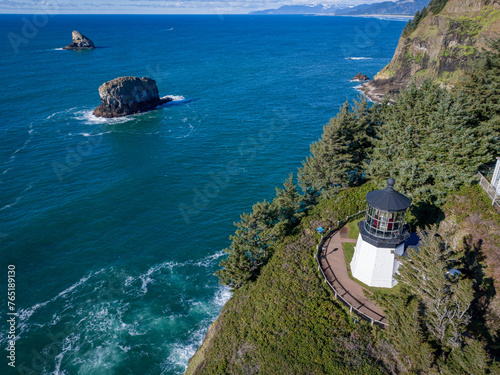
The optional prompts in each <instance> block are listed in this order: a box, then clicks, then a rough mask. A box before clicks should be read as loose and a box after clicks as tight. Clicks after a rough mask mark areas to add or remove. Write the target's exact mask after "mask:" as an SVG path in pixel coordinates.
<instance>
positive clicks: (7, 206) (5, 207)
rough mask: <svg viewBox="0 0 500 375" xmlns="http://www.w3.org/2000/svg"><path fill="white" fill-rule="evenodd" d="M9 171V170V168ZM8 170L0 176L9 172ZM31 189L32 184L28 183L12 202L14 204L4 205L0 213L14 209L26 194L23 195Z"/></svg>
mask: <svg viewBox="0 0 500 375" xmlns="http://www.w3.org/2000/svg"><path fill="white" fill-rule="evenodd" d="M9 169H10V168H9ZM9 169H8V170H6V171H4V172H3V173H2V174H5V173H7V172H8V171H9ZM32 188H33V182H30V183H29V184H28V185H27V186H26V188H24V190H23V191H21V195H19V196H18V197H16V199H15V200H14V202H12V203H9V204H6V205H5V206H3V207H1V208H0V211H3V210H6V209H8V208H12V207H14V206H15V205H16V204H18V203H19V202H20V201H21V199H23V198H24V197H25V196H26V194H25V193H27V192H28V191H30V190H31V189H32Z"/></svg>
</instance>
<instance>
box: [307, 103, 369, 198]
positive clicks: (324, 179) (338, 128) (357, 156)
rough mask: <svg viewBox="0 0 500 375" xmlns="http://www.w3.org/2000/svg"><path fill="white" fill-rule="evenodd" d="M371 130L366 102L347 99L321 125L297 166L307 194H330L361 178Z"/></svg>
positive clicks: (356, 182) (354, 183) (357, 182)
mask: <svg viewBox="0 0 500 375" xmlns="http://www.w3.org/2000/svg"><path fill="white" fill-rule="evenodd" d="M370 133H373V130H372V124H371V118H370V116H369V110H368V106H367V103H366V101H363V102H360V103H355V108H354V110H353V111H351V110H350V109H349V103H348V102H347V101H346V102H345V103H344V105H343V106H342V108H341V109H340V112H339V113H338V115H337V116H336V117H335V118H333V119H331V120H330V122H329V123H328V124H327V125H326V126H325V127H324V128H323V135H322V137H321V139H320V140H319V141H317V142H314V143H313V144H312V145H311V156H309V157H308V158H307V159H306V161H305V162H304V163H303V166H302V168H300V169H299V184H300V186H301V187H302V189H303V190H304V192H306V194H307V193H309V194H311V193H312V194H314V193H319V192H323V193H325V194H327V195H328V194H329V193H330V192H332V191H336V190H337V189H339V188H343V187H347V186H353V185H357V184H359V183H360V182H361V181H362V180H363V161H364V160H365V159H366V155H367V153H368V152H369V150H370V147H371V137H369V136H368V135H369V134H370Z"/></svg>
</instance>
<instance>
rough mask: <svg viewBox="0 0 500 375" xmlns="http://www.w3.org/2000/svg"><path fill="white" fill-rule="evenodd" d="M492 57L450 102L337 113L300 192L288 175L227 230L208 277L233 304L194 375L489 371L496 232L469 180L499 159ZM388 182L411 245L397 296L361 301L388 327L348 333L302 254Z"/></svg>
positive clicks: (411, 91) (496, 73)
mask: <svg viewBox="0 0 500 375" xmlns="http://www.w3.org/2000/svg"><path fill="white" fill-rule="evenodd" d="M431 4H432V3H431ZM436 6H437V5H436ZM434 9H437V8H434ZM492 49H493V52H488V53H485V54H484V55H483V56H482V58H481V59H480V60H479V61H478V64H477V66H476V67H475V69H474V70H473V71H472V72H470V74H469V75H468V77H467V78H466V79H464V80H463V81H462V82H461V83H460V85H458V86H457V87H456V88H455V89H453V90H451V91H446V90H444V89H442V88H440V87H439V86H438V85H436V84H433V83H431V82H425V83H424V84H423V85H422V86H421V87H416V86H410V87H409V88H408V89H407V90H406V91H405V92H403V93H402V94H401V95H400V96H399V97H398V98H397V99H396V101H395V103H393V104H390V105H389V104H387V103H383V104H380V105H373V106H372V107H369V106H368V105H367V103H366V102H361V103H355V105H354V106H353V107H349V105H348V104H347V103H346V104H344V106H343V107H342V108H341V109H340V112H339V114H338V115H337V117H335V118H334V119H332V120H331V121H330V123H329V124H328V125H326V126H325V127H324V133H323V136H322V138H321V139H320V140H319V141H318V142H316V143H314V144H313V145H312V146H311V156H310V157H309V158H307V160H306V161H305V162H304V165H303V166H302V168H301V169H300V170H299V175H298V181H299V184H300V186H301V187H302V194H300V193H299V191H298V189H297V188H296V186H295V184H294V182H293V176H290V177H289V178H288V179H287V181H286V182H285V185H284V187H283V189H277V192H276V197H275V198H274V199H273V200H272V201H271V202H270V203H269V202H267V201H263V202H259V203H257V204H256V205H254V207H253V210H252V212H251V213H245V214H243V215H242V216H241V221H240V222H239V223H236V224H235V225H236V232H235V235H233V236H231V246H230V247H229V248H228V249H226V251H227V252H228V257H227V259H226V260H224V261H222V263H221V265H222V266H223V269H221V270H220V271H218V273H217V274H218V275H219V277H220V280H221V282H222V283H224V284H226V285H228V286H230V287H231V288H232V289H233V293H234V294H233V297H232V298H231V299H230V300H229V301H228V303H227V304H226V306H225V307H224V309H223V311H222V313H221V316H220V317H219V319H218V320H217V322H216V323H215V324H214V326H213V327H212V328H211V330H213V332H214V333H213V336H212V337H211V338H210V339H207V342H206V343H205V344H204V347H203V351H204V353H205V354H204V358H203V359H200V358H197V359H196V363H193V365H192V366H195V367H196V368H194V369H191V370H190V371H192V373H196V374H223V373H230V374H257V373H259V374H304V373H307V374H346V373H349V374H382V373H383V374H390V373H392V374H394V373H410V374H466V373H467V374H469V373H470V374H489V373H496V372H497V371H499V368H498V366H497V363H496V362H495V360H494V359H495V357H496V356H498V354H499V350H500V337H499V336H500V335H499V333H500V303H499V300H500V297H497V296H496V290H495V283H499V282H500V254H498V248H497V247H498V243H500V237H499V236H500V234H499V233H500V220H499V219H498V214H497V213H496V212H494V211H492V208H491V207H489V206H488V202H487V200H486V199H485V198H484V194H482V191H481V190H480V189H479V188H478V187H477V185H476V183H477V180H476V177H475V174H476V172H477V171H478V170H484V169H487V168H488V167H489V166H490V165H491V162H493V161H494V160H495V157H496V156H499V155H500V41H497V42H494V43H493V44H492ZM389 176H391V177H394V178H395V179H396V183H397V185H396V188H397V189H398V190H399V191H401V192H404V193H405V194H407V195H409V196H411V197H412V199H413V205H412V207H411V212H409V213H408V215H407V220H408V221H409V222H410V223H411V225H412V228H417V229H418V230H419V235H420V237H421V239H422V244H423V246H422V247H421V248H420V252H412V251H410V252H409V258H405V259H401V261H402V266H401V269H400V275H399V276H398V278H399V282H400V284H399V287H398V288H395V289H392V290H389V289H385V293H378V292H377V290H372V292H373V298H375V299H377V301H378V302H379V303H380V304H382V307H383V308H384V311H385V312H386V315H387V318H388V321H389V322H390V325H389V328H388V329H386V330H384V331H381V330H380V329H379V328H376V327H371V326H370V325H369V324H368V323H365V322H363V321H361V322H360V321H358V323H356V324H354V323H353V320H352V319H351V318H350V317H349V315H348V311H347V310H346V309H345V308H344V307H343V306H342V305H340V304H339V303H338V302H337V301H336V300H334V299H333V297H332V295H331V293H330V291H329V290H328V289H327V287H326V286H325V284H324V283H323V282H322V280H321V279H320V277H319V274H318V272H317V268H316V264H315V261H314V257H313V254H314V251H315V246H316V245H317V243H318V240H319V237H318V235H317V233H316V232H315V228H317V227H318V226H319V225H321V226H323V227H324V228H329V227H335V226H336V225H337V223H338V222H339V220H343V219H344V218H345V217H346V216H348V215H351V214H354V213H356V212H359V211H360V210H363V209H364V208H365V204H366V201H365V196H366V193H367V192H369V191H372V190H374V189H375V188H376V187H379V188H380V187H382V186H383V184H384V183H385V179H387V178H388V177H389ZM367 180H368V182H366V181H367ZM495 215H496V216H495ZM424 229H425V232H424V231H423V230H424ZM345 250H346V261H347V262H349V260H348V259H349V257H351V258H352V255H351V253H352V251H353V249H352V246H350V245H349V244H346V246H345ZM452 268H454V269H457V270H459V271H460V273H459V274H457V275H453V274H450V273H448V271H449V270H450V269H452ZM422 270H425V272H423V271H422ZM472 317H473V319H472Z"/></svg>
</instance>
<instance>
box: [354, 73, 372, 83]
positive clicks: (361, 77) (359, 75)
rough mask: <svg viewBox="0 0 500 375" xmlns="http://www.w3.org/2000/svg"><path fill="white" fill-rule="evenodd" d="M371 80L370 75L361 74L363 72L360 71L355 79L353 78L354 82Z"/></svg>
mask: <svg viewBox="0 0 500 375" xmlns="http://www.w3.org/2000/svg"><path fill="white" fill-rule="evenodd" d="M368 80H370V78H368V76H367V75H366V74H361V73H358V74H356V75H355V76H354V78H353V79H351V81H354V82H363V81H368Z"/></svg>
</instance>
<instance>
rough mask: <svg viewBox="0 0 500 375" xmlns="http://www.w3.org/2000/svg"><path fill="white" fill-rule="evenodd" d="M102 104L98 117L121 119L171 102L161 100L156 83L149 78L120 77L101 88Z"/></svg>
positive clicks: (97, 110) (97, 109)
mask: <svg viewBox="0 0 500 375" xmlns="http://www.w3.org/2000/svg"><path fill="white" fill-rule="evenodd" d="M99 96H100V97H101V102H102V104H101V105H100V106H99V107H97V108H96V109H95V110H94V116H97V117H108V118H111V117H120V116H127V115H131V114H134V113H141V112H146V111H150V110H152V109H155V108H156V107H158V106H159V105H161V104H164V103H167V102H169V101H171V100H172V99H170V98H165V99H160V97H159V95H158V87H157V86H156V82H155V81H154V80H153V79H151V78H149V77H142V78H137V77H119V78H115V79H114V80H112V81H109V82H106V83H103V84H102V85H101V86H100V87H99Z"/></svg>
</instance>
